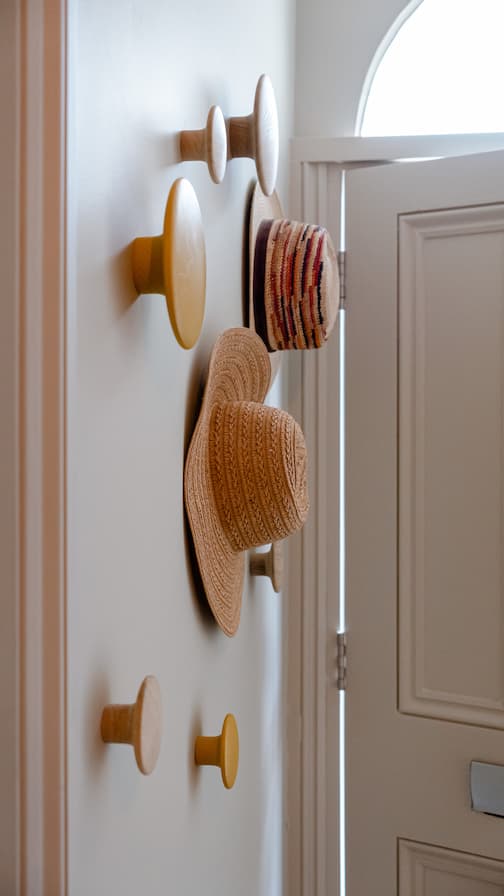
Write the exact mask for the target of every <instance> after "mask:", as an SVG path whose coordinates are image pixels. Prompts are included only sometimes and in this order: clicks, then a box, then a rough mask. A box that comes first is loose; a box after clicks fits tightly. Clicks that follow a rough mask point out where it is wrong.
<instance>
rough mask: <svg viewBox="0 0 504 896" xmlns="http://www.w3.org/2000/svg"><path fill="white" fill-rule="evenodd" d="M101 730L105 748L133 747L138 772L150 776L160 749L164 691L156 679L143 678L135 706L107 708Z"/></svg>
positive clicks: (103, 713) (121, 705)
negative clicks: (116, 745) (127, 745)
mask: <svg viewBox="0 0 504 896" xmlns="http://www.w3.org/2000/svg"><path fill="white" fill-rule="evenodd" d="M100 728H101V736H102V740H103V741H104V742H105V743H106V744H130V745H131V746H132V747H133V749H134V751H135V759H136V762H137V765H138V768H139V769H140V771H141V772H142V774H143V775H150V773H151V772H153V771H154V769H155V767H156V763H157V761H158V756H159V750H160V747H161V733H162V713H161V691H160V688H159V684H158V681H157V678H154V676H153V675H148V676H147V678H144V680H143V681H142V684H141V685H140V689H139V691H138V694H137V698H136V701H135V703H131V704H110V705H109V706H106V707H105V708H104V710H103V712H102V717H101V726H100Z"/></svg>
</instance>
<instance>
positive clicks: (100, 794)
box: [67, 0, 295, 896]
mask: <svg viewBox="0 0 504 896" xmlns="http://www.w3.org/2000/svg"><path fill="white" fill-rule="evenodd" d="M294 12H295V11H294V4H293V2H292V0H277V2H275V4H273V5H271V4H270V2H269V0H257V2H256V3H254V4H250V3H248V2H246V0H234V2H230V0H215V2H213V3H212V4H209V3H208V2H207V0H188V2H186V3H170V2H165V0H130V2H128V3H126V4H125V3H124V2H123V0H109V2H107V3H103V2H102V0H75V2H71V3H70V35H71V43H70V58H69V72H70V81H71V89H70V102H69V110H70V134H69V136H70V140H69V176H70V183H69V187H70V189H69V209H68V214H69V228H70V243H69V291H68V371H69V382H68V443H67V444H68V533H67V534H68V650H67V654H68V670H69V689H68V701H69V731H68V748H69V769H68V772H69V776H68V779H69V792H70V802H69V815H68V829H69V875H70V893H71V896H80V894H82V896H88V894H89V893H93V894H96V896H101V894H108V893H116V892H121V893H123V894H125V896H126V894H128V896H129V894H131V896H132V894H138V893H143V894H145V896H161V894H162V893H163V894H164V893H168V892H169V893H180V894H188V896H192V894H196V893H201V892H207V893H211V894H214V893H220V894H222V896H226V894H229V896H234V894H238V893H239V894H240V896H274V894H275V896H278V893H280V892H281V886H282V856H281V840H282V770H283V764H284V752H283V751H284V745H283V743H282V739H281V719H282V700H281V687H282V681H281V674H280V669H281V652H282V636H281V612H280V611H281V601H280V600H279V598H278V597H276V596H275V595H274V594H273V592H272V590H271V588H270V587H269V585H268V584H267V583H265V582H264V581H258V580H255V581H250V580H248V579H247V581H246V587H245V593H244V595H243V610H242V621H241V625H240V629H239V631H238V633H237V635H236V637H235V638H233V639H228V638H226V637H225V636H224V635H223V634H222V633H221V632H220V631H219V630H218V629H217V628H216V626H215V624H214V623H213V621H212V620H210V619H209V617H208V613H207V612H205V609H204V607H202V605H201V602H200V600H199V597H198V585H197V580H196V579H195V577H194V576H193V572H192V563H191V552H190V542H189V539H188V532H187V529H186V526H185V521H184V512H183V499H182V472H183V463H184V452H185V449H186V447H187V444H188V440H189V438H190V434H191V432H192V428H193V426H194V422H195V419H196V414H197V410H198V399H199V387H200V382H201V378H202V376H203V375H204V373H205V371H206V366H207V363H208V358H209V353H210V350H211V347H212V344H213V342H214V340H215V337H216V336H217V334H219V333H220V332H221V331H222V330H224V329H226V328H227V327H230V326H237V325H240V324H242V323H243V305H242V301H243V300H242V292H243V289H242V288H243V260H244V252H243V247H244V235H245V233H246V205H247V197H248V193H249V189H250V186H251V184H252V182H253V180H254V179H255V170H254V166H253V163H252V162H251V161H250V160H235V161H233V162H232V163H231V164H230V165H229V168H228V172H227V174H226V178H225V181H224V183H223V184H222V185H220V186H216V185H214V184H213V183H212V182H211V181H210V178H209V175H208V172H207V170H206V167H205V166H203V165H202V164H201V163H186V164H184V165H181V164H177V162H176V132H177V131H178V130H179V129H181V128H196V127H202V126H203V124H204V122H205V120H206V116H207V112H208V108H209V106H210V104H212V103H219V104H220V105H221V107H222V109H223V112H224V114H225V115H231V114H238V115H242V114H247V113H248V112H249V111H251V110H252V105H253V97H254V90H255V86H256V82H257V79H258V76H259V75H260V74H261V72H268V73H269V74H270V75H271V78H272V81H273V84H274V87H275V90H276V95H277V100H278V105H279V118H280V128H281V138H282V139H281V160H280V178H279V184H278V188H279V191H280V195H281V197H282V198H283V199H284V200H286V184H287V176H288V167H287V148H288V139H289V137H290V136H291V134H292V131H293V127H292V123H293V83H294V67H293V61H294V24H295V15H294ZM181 175H185V176H186V177H188V178H189V179H190V180H191V182H192V183H193V186H194V187H195V190H196V192H197V195H198V198H199V201H200V205H201V209H202V215H203V221H204V227H205V235H206V245H207V274H208V278H207V309H206V318H205V324H204V329H203V332H202V335H201V338H200V341H199V343H198V344H197V346H196V347H195V348H194V349H193V350H192V351H189V352H187V351H184V350H183V349H181V348H180V347H179V346H178V345H177V343H176V342H175V339H174V336H173V333H172V331H171V328H170V325H169V321H168V316H167V312H166V307H165V302H164V300H163V299H162V298H160V297H159V296H144V297H141V298H139V299H137V300H136V301H135V300H134V299H135V295H134V290H133V287H132V282H131V272H130V259H129V254H128V245H129V243H130V241H131V240H132V239H133V238H134V237H136V236H139V235H147V234H152V233H157V232H159V231H160V229H161V226H162V220H163V215H164V208H165V203H166V198H167V195H168V190H169V188H170V186H171V184H172V183H173V181H174V180H175V178H176V177H179V176H181ZM148 673H151V674H155V675H156V676H157V677H158V679H159V682H160V685H161V689H162V695H163V705H164V719H165V722H164V738H163V744H162V750H161V755H160V759H159V763H158V766H157V768H156V771H155V772H154V774H153V775H152V776H151V777H150V778H142V777H141V775H140V774H139V772H138V771H137V769H136V767H135V763H134V758H133V754H132V751H131V750H130V749H128V748H126V747H120V746H118V747H112V746H111V747H106V746H105V745H103V744H102V743H101V741H100V738H99V727H98V726H99V718H100V713H101V709H102V706H103V705H104V704H105V703H107V702H109V701H111V702H122V701H125V702H127V701H130V700H132V699H134V697H135V695H136V691H137V688H138V686H139V684H140V681H141V679H142V678H143V676H144V675H146V674H148ZM226 712H234V714H235V715H236V718H237V721H238V725H239V730H240V741H241V758H240V770H239V773H238V779H237V783H236V785H235V788H234V789H233V790H232V791H231V792H227V791H225V790H224V788H223V786H222V784H221V781H220V775H219V773H218V771H216V770H215V769H202V770H200V771H198V770H197V769H196V768H195V767H194V761H193V744H194V737H195V735H196V734H198V733H207V734H215V733H217V731H218V730H219V729H220V725H221V724H222V720H223V718H224V715H225V713H226Z"/></svg>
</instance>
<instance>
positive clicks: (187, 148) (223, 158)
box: [180, 106, 227, 184]
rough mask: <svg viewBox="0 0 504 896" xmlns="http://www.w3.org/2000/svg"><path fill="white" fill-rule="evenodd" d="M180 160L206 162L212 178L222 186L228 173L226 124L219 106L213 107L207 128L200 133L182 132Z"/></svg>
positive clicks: (209, 114)
mask: <svg viewBox="0 0 504 896" xmlns="http://www.w3.org/2000/svg"><path fill="white" fill-rule="evenodd" d="M180 158H181V160H182V161H183V162H193V161H199V162H206V163H207V165H208V171H209V173H210V177H211V178H212V180H213V182H214V183H215V184H220V183H221V181H222V180H223V179H224V175H225V173H226V162H227V133H226V122H225V121H224V116H223V114H222V111H221V109H220V107H219V106H212V108H211V109H210V111H209V113H208V118H207V123H206V127H205V128H202V129H201V130H200V131H180Z"/></svg>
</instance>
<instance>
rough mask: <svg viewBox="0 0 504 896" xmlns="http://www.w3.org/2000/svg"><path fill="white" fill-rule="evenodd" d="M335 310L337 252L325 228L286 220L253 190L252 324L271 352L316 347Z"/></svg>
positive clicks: (274, 201)
mask: <svg viewBox="0 0 504 896" xmlns="http://www.w3.org/2000/svg"><path fill="white" fill-rule="evenodd" d="M338 305H339V274H338V264H337V257H336V252H335V251H334V247H333V244H332V241H331V238H330V236H329V233H328V232H327V230H326V229H325V228H324V227H320V226H319V225H316V224H305V223H301V222H299V221H290V220H287V219H286V218H284V216H283V214H282V213H281V207H280V203H279V201H278V196H276V194H273V196H272V197H266V196H264V194H263V193H262V191H261V189H260V187H259V185H257V186H256V188H255V190H254V195H253V198H252V206H251V216H250V321H251V326H253V327H254V328H255V331H256V333H258V334H259V336H260V337H261V339H262V340H263V342H264V343H265V345H266V347H267V348H268V350H269V351H270V352H275V351H280V350H284V349H307V348H320V347H321V346H322V345H323V344H324V342H325V341H326V340H327V339H328V337H329V334H330V333H331V330H332V328H333V326H334V322H335V320H336V315H337V312H338Z"/></svg>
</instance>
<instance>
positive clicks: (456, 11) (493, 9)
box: [360, 0, 504, 137]
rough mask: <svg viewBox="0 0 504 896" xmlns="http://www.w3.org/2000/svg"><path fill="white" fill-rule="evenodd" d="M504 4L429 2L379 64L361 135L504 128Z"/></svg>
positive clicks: (458, 0)
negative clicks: (503, 94) (503, 89)
mask: <svg viewBox="0 0 504 896" xmlns="http://www.w3.org/2000/svg"><path fill="white" fill-rule="evenodd" d="M503 34H504V2H503V0H478V2H475V0H423V2H422V3H421V4H420V6H418V7H417V9H415V11H414V12H413V13H412V14H411V16H410V17H409V18H408V19H407V20H406V22H405V23H404V24H403V25H402V26H401V28H400V29H399V31H398V32H397V34H396V36H395V37H394V38H393V40H392V42H391V43H390V45H389V46H388V49H387V50H386V51H385V54H384V56H383V58H382V60H381V62H380V63H379V64H378V68H377V70H376V73H375V76H374V78H373V80H372V83H371V88H370V91H369V94H368V98H367V102H366V107H365V111H364V116H363V121H362V126H361V130H360V134H361V136H363V137H370V136H386V135H401V134H457V133H458V134H463V133H466V134H468V133H490V132H501V131H504V106H503V103H502V84H503V81H504V53H503V51H502V35H503Z"/></svg>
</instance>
